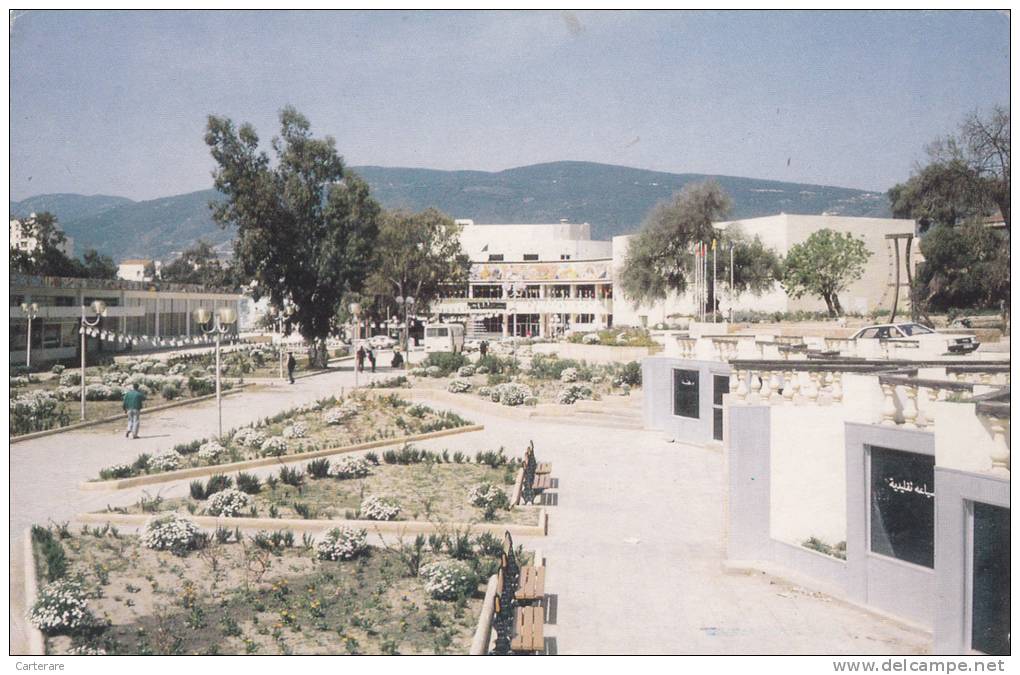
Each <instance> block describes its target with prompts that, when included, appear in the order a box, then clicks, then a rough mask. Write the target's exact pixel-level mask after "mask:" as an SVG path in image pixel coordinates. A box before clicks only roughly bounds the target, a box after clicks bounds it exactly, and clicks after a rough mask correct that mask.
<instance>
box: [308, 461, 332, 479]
mask: <svg viewBox="0 0 1020 675" xmlns="http://www.w3.org/2000/svg"><path fill="white" fill-rule="evenodd" d="M305 471H307V472H308V475H309V476H311V477H312V478H325V477H326V476H328V475H329V460H328V459H326V458H325V457H320V458H319V459H313V460H312V461H310V462H308V464H306V465H305Z"/></svg>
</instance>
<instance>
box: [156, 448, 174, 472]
mask: <svg viewBox="0 0 1020 675" xmlns="http://www.w3.org/2000/svg"><path fill="white" fill-rule="evenodd" d="M181 459H182V458H181V455H180V453H178V452H177V451H176V450H166V451H164V452H161V453H159V454H157V455H153V456H152V458H151V459H149V466H148V470H149V471H153V472H160V471H173V470H174V469H176V468H178V467H180V465H181Z"/></svg>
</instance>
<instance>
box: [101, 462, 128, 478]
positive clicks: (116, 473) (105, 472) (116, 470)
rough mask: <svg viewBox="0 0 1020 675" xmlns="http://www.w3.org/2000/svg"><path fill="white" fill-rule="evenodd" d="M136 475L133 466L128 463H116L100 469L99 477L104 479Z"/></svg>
mask: <svg viewBox="0 0 1020 675" xmlns="http://www.w3.org/2000/svg"><path fill="white" fill-rule="evenodd" d="M133 475H135V472H134V470H133V468H132V467H130V466H128V465H127V464H114V465H113V466H108V467H106V468H105V469H100V470H99V477H100V478H102V479H103V480H115V479H117V478H128V477H129V476H133Z"/></svg>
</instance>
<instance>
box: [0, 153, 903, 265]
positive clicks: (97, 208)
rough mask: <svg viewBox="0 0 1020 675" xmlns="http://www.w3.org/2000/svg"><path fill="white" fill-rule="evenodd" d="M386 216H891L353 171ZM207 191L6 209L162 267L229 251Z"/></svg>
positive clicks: (632, 174) (39, 200) (761, 187)
mask: <svg viewBox="0 0 1020 675" xmlns="http://www.w3.org/2000/svg"><path fill="white" fill-rule="evenodd" d="M353 170H354V171H356V172H357V173H359V174H360V175H361V176H363V177H364V178H365V180H367V181H368V183H369V185H370V186H371V187H372V192H373V194H374V195H375V197H376V198H377V199H378V200H379V201H380V203H382V204H383V206H385V207H387V208H408V209H414V210H420V209H424V208H426V207H429V206H435V207H437V208H439V209H441V210H442V211H444V212H446V213H448V214H450V215H451V216H453V217H455V218H471V219H473V220H474V221H475V222H477V223H542V222H557V221H559V219H561V218H566V219H569V220H571V221H574V222H585V221H587V222H589V223H591V224H592V229H593V236H595V237H596V238H608V237H611V236H613V235H616V234H627V233H630V232H633V231H635V230H636V229H637V228H638V227H639V226H640V224H641V221H642V219H643V218H644V216H645V214H646V213H647V212H648V210H649V209H650V208H651V207H652V206H654V205H655V204H656V203H657V202H659V201H661V200H663V199H666V198H668V197H669V196H670V195H672V194H673V193H674V192H676V191H677V190H679V189H681V188H682V187H683V186H684V185H685V184H687V183H690V182H696V181H702V180H707V179H710V178H711V179H715V180H718V181H719V183H720V184H721V185H722V187H723V188H724V189H725V190H726V191H727V192H728V193H729V195H730V197H731V198H732V199H733V204H734V208H733V212H732V214H731V217H733V218H750V217H754V216H763V215H771V214H775V213H779V212H780V211H785V212H786V213H805V214H812V213H823V212H829V213H838V214H842V215H849V216H873V217H884V216H888V215H889V207H888V202H887V201H886V198H885V196H884V195H881V194H879V193H874V192H864V191H861V190H852V189H849V188H839V187H828V186H819V185H807V184H800V183H783V182H778V181H766V180H757V179H753V178H737V177H732V176H707V175H701V174H672V173H663V172H658V171H646V170H644V169H633V168H629V167H623V166H614V165H608V164H595V163H591V162H553V163H549V164H535V165H532V166H525V167H519V168H515V169H507V170H506V171H498V172H491V173H490V172H484V171H437V170H433V169H403V168H387V167H377V166H363V167H353ZM215 197H216V192H215V191H214V190H202V191H199V192H192V193H188V194H183V195H176V196H172V197H164V198H161V199H154V200H150V201H142V202H133V201H131V200H127V199H123V198H121V197H101V196H96V197H84V196H82V195H39V196H37V197H31V198H29V199H26V200H23V201H21V202H12V203H11V213H12V214H16V213H18V214H20V213H27V212H28V211H33V210H34V211H42V210H50V211H52V212H54V213H55V214H56V215H57V218H58V219H59V221H60V223H61V225H62V226H63V228H64V230H65V231H66V232H67V233H68V234H69V235H71V236H72V237H74V239H75V247H76V249H77V250H78V251H79V252H80V251H82V250H84V249H85V248H88V247H95V248H97V249H99V250H100V251H102V252H103V253H106V254H108V255H111V256H113V257H114V258H115V259H120V258H124V257H128V256H145V257H160V258H164V257H167V256H169V255H171V254H172V253H174V252H178V251H181V250H183V249H184V248H186V247H187V246H189V245H190V244H192V243H193V242H194V241H195V240H197V239H198V238H204V239H206V240H208V241H210V242H212V243H213V244H218V245H226V244H227V242H229V241H230V238H231V233H230V231H229V230H223V229H220V228H219V227H218V226H217V225H215V224H214V223H213V222H212V219H211V217H210V215H209V208H208V203H209V201H210V200H212V199H214V198H215Z"/></svg>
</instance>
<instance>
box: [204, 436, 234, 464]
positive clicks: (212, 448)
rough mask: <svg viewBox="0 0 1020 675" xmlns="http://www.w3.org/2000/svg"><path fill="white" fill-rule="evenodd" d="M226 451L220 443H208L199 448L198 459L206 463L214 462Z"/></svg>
mask: <svg viewBox="0 0 1020 675" xmlns="http://www.w3.org/2000/svg"><path fill="white" fill-rule="evenodd" d="M226 451H227V449H226V448H224V447H223V446H222V445H220V444H219V443H218V442H216V441H206V442H205V443H203V444H202V445H200V446H198V458H199V459H201V460H203V461H206V462H212V461H215V460H216V459H217V458H218V457H219V456H220V455H222V454H223V453H224V452H226Z"/></svg>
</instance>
